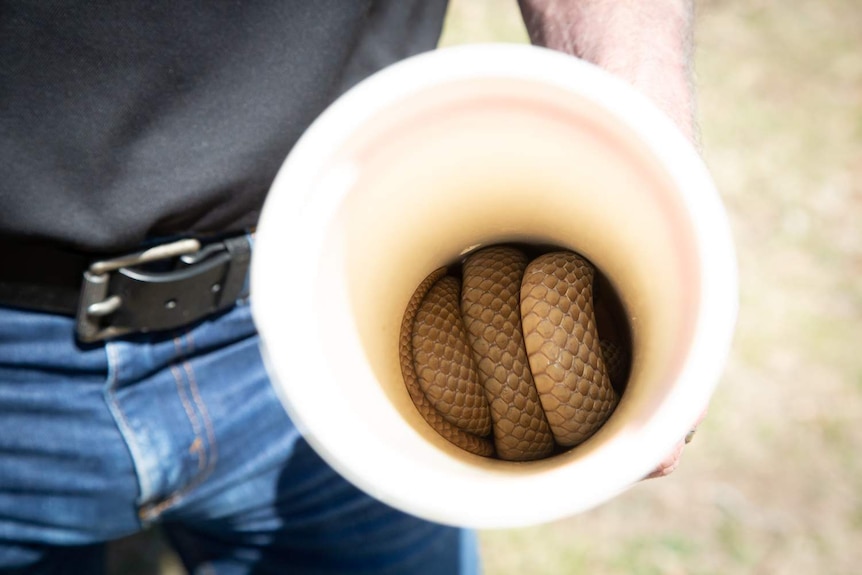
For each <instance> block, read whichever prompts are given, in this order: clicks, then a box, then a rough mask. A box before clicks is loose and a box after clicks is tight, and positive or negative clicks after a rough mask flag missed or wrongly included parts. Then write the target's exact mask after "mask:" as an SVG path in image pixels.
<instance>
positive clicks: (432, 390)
mask: <svg viewBox="0 0 862 575" xmlns="http://www.w3.org/2000/svg"><path fill="white" fill-rule="evenodd" d="M460 272H461V276H462V277H461V280H460V281H459V279H458V278H457V277H456V276H455V275H451V274H449V273H448V270H447V268H441V269H438V270H437V271H435V272H433V273H432V274H431V275H429V276H428V277H427V278H425V280H424V281H423V282H422V283H421V284H420V285H419V287H418V288H417V289H416V291H415V292H414V294H413V297H412V298H411V299H410V302H409V304H408V306H407V310H406V311H405V314H404V319H403V321H402V325H401V333H400V362H401V371H402V375H403V377H404V382H405V385H406V386H407V390H408V392H409V394H410V397H411V399H412V400H413V403H414V404H415V406H416V408H417V409H418V410H419V413H420V414H421V415H422V417H423V418H424V419H425V420H426V421H427V422H428V424H429V425H431V427H432V428H434V429H435V430H436V431H437V432H438V433H439V434H440V435H442V436H443V437H444V438H446V439H447V440H449V441H450V442H452V443H454V444H455V445H457V446H459V447H461V448H463V449H465V450H467V451H469V452H471V453H474V454H477V455H483V456H488V457H494V456H496V457H498V458H500V459H505V460H510V461H528V460H534V459H541V458H544V457H548V456H550V455H553V454H554V453H557V452H559V451H561V450H562V449H568V448H570V447H574V446H576V445H578V444H580V443H581V442H583V441H584V440H586V439H587V438H588V437H590V436H591V435H592V434H593V433H595V432H596V430H598V428H599V427H601V426H602V425H603V424H604V423H605V421H606V420H607V419H608V417H610V415H611V413H612V412H613V410H614V409H615V407H616V405H617V403H618V401H619V397H620V392H619V391H618V390H620V389H622V385H623V382H622V380H623V379H624V377H625V372H626V370H627V365H628V359H627V354H626V353H625V350H624V349H622V348H621V346H619V345H617V344H615V343H611V342H610V341H602V340H600V339H599V333H598V325H597V321H596V315H595V311H594V303H593V284H594V276H595V270H594V268H593V266H592V264H590V263H589V262H588V261H587V260H585V259H584V258H582V257H580V256H579V255H577V254H575V253H573V252H569V251H554V252H550V253H546V254H543V255H540V256H539V257H537V258H535V259H533V260H532V261H530V260H529V258H528V256H527V255H526V253H525V251H523V250H521V249H518V248H516V247H512V246H504V245H500V246H492V247H488V248H484V249H481V250H478V251H476V252H474V253H472V254H470V255H469V256H468V257H467V258H466V259H465V260H464V262H463V265H462V266H461V270H460ZM615 386H616V389H615Z"/></svg>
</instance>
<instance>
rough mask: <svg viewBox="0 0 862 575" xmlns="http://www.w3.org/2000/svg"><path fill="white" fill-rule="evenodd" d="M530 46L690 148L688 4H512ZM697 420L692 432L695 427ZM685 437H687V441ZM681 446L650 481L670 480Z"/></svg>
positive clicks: (601, 0) (527, 0)
mask: <svg viewBox="0 0 862 575" xmlns="http://www.w3.org/2000/svg"><path fill="white" fill-rule="evenodd" d="M518 3H519V5H520V7H521V12H522V14H523V16H524V23H525V24H526V26H527V31H528V32H529V34H530V39H531V40H532V42H533V43H534V44H538V45H541V46H545V47H546V48H551V49H553V50H557V51H560V52H565V53H567V54H571V55H573V56H577V57H579V58H581V59H583V60H586V61H588V62H591V63H593V64H596V65H597V66H600V67H602V68H604V69H605V70H608V71H609V72H612V73H613V74H616V75H617V76H619V77H620V78H622V79H624V80H626V81H628V82H629V83H631V84H632V85H633V86H634V87H636V88H638V89H639V90H640V91H641V92H642V93H644V94H645V95H646V96H648V97H649V98H651V99H652V100H653V102H654V103H655V104H656V105H657V106H658V107H659V108H660V109H661V110H662V111H664V112H665V113H666V114H667V115H668V116H670V118H671V119H672V120H673V121H674V122H675V123H676V124H677V126H678V127H679V128H680V129H681V130H682V132H683V134H684V135H685V136H686V137H687V138H688V139H689V141H692V142H695V140H696V138H697V136H696V125H695V121H694V114H695V100H694V85H693V72H692V44H693V42H692V21H693V7H692V2H691V1H690V0H652V1H649V2H624V1H620V0H518ZM705 415H706V413H705V412H704V414H703V415H701V417H700V418H699V419H698V421H697V422H695V424H694V425H693V426H692V430H693V429H694V428H695V427H697V425H698V424H700V421H701V420H702V419H703V417H704V416H705ZM690 435H691V434H690ZM684 447H685V442H684V441H683V440H680V442H679V444H677V446H676V447H675V448H674V450H673V451H672V453H670V454H669V455H668V456H667V457H666V458H665V459H664V460H663V461H662V462H661V463H660V464H659V466H658V467H657V468H656V469H655V470H654V471H653V472H652V473H651V474H650V475H649V477H650V478H653V477H663V476H666V475H668V474H670V473H671V472H673V471H674V470H675V469H676V467H677V466H678V465H679V460H680V457H681V455H682V451H683V449H684Z"/></svg>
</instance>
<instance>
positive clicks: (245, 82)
mask: <svg viewBox="0 0 862 575" xmlns="http://www.w3.org/2000/svg"><path fill="white" fill-rule="evenodd" d="M445 10H446V0H247V1H242V0H232V1H229V0H198V1H188V2H176V1H175V0H136V1H135V0H104V1H80V0H77V1H76V0H72V1H60V0H30V1H25V0H11V1H3V0H0V237H7V238H19V239H21V240H24V239H31V240H40V241H41V240H44V241H48V242H50V243H52V244H54V245H59V246H64V247H69V248H75V249H81V250H86V251H92V252H109V253H110V252H119V251H122V250H125V249H130V248H133V247H135V246H138V245H139V244H141V242H143V241H144V240H145V239H147V238H153V237H160V236H175V235H178V234H189V233H191V234H196V235H208V234H218V233H223V232H228V231H233V230H241V229H244V228H247V227H249V226H252V225H254V223H255V221H256V219H257V217H258V214H259V211H260V207H261V205H262V203H263V199H264V196H265V195H266V192H267V190H268V188H269V186H270V184H271V182H272V179H273V178H274V177H275V174H276V172H277V170H278V168H279V166H280V165H281V163H282V162H283V160H284V158H285V157H286V155H287V153H288V152H289V151H290V148H291V147H292V146H293V144H294V143H295V142H296V140H297V139H298V138H299V136H300V135H301V134H302V132H303V131H304V130H305V129H306V128H307V127H308V125H309V124H310V123H311V122H312V120H314V118H315V117H316V116H317V115H318V114H319V113H320V112H321V111H322V110H323V109H324V108H325V107H326V105H327V104H329V103H330V102H331V101H332V100H333V99H334V98H335V97H336V96H337V95H338V94H340V93H341V92H343V91H344V90H346V89H347V88H349V87H350V86H351V85H353V84H354V83H356V82H357V81H359V80H361V79H362V78H363V77H365V76H367V75H368V74H370V73H372V72H374V71H376V70H378V69H380V68H382V67H383V66H385V65H388V64H390V63H393V62H395V61H397V60H400V59H403V58H405V57H407V56H409V55H412V54H415V53H418V52H422V51H425V50H429V49H432V48H433V47H434V46H435V45H436V43H437V40H438V38H439V35H440V30H441V28H442V22H443V17H444V13H445Z"/></svg>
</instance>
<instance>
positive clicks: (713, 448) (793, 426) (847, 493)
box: [442, 0, 862, 575]
mask: <svg viewBox="0 0 862 575" xmlns="http://www.w3.org/2000/svg"><path fill="white" fill-rule="evenodd" d="M451 2H452V4H451V8H450V14H449V20H448V24H447V28H446V31H445V35H444V38H443V41H442V43H443V44H445V45H452V44H461V43H468V42H477V41H507V42H525V41H526V32H525V31H524V27H523V24H522V22H521V20H520V15H519V12H518V10H517V6H516V2H514V0H512V1H505V2H501V1H500V0H451ZM696 8H697V18H696V22H697V24H696V33H695V41H696V72H697V84H698V92H699V114H698V116H699V122H700V126H701V133H702V144H703V156H704V158H705V160H706V162H707V164H708V165H709V167H710V169H711V171H712V173H713V176H714V178H715V180H716V183H717V185H718V188H719V190H720V192H721V193H722V195H723V197H724V201H725V203H726V205H727V207H728V209H729V211H730V216H731V220H732V226H733V231H734V237H735V240H736V243H737V249H738V252H739V254H738V257H739V265H740V272H741V310H740V317H739V324H738V329H737V334H736V339H735V343H734V348H733V352H732V356H731V359H730V362H729V364H728V368H727V371H726V373H725V376H724V378H723V380H722V382H721V384H720V387H719V389H718V391H717V393H716V396H715V398H714V400H713V402H712V407H711V412H710V416H709V418H708V419H707V421H706V422H705V423H704V424H703V426H702V428H701V430H700V431H699V432H698V435H697V437H696V439H695V441H694V443H693V444H692V445H691V446H690V448H689V449H688V451H687V453H686V455H685V457H684V458H683V462H682V465H681V467H680V469H679V470H678V471H677V472H676V473H674V474H673V475H672V476H671V477H670V478H668V479H663V480H654V481H649V482H645V483H642V484H640V485H638V486H636V487H634V488H633V489H632V490H630V491H629V492H627V493H625V494H624V495H622V496H621V497H618V498H617V499H615V500H613V501H612V502H610V503H607V504H605V505H603V506H602V507H600V508H598V509H596V510H594V511H591V512H588V513H585V514H582V515H579V516H577V517H574V518H571V519H568V520H565V521H559V522H557V523H553V524H550V525H545V526H542V527H537V528H531V529H521V530H512V531H489V532H484V533H482V550H483V556H484V560H485V564H486V568H487V573H488V575H508V574H516V573H517V574H521V573H531V574H537V575H538V574H566V573H602V574H623V573H625V574H643V575H647V574H677V573H679V574H704V575H706V574H731V573H764V574H766V573H769V574H772V573H775V574H779V573H781V574H783V573H793V574H796V573H818V574H851V573H859V572H860V570H862V567H860V565H862V458H860V453H862V233H860V229H859V227H860V220H862V9H860V8H862V6H860V4H859V3H858V2H856V1H853V0H800V1H797V2H793V3H792V5H791V3H788V2H780V1H778V0H701V1H698V2H696Z"/></svg>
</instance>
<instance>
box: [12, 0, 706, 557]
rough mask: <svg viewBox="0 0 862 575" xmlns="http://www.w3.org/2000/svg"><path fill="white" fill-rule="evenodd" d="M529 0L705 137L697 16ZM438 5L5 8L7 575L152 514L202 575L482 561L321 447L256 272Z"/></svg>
mask: <svg viewBox="0 0 862 575" xmlns="http://www.w3.org/2000/svg"><path fill="white" fill-rule="evenodd" d="M520 7H521V10H522V13H523V16H524V20H525V23H526V25H527V29H528V31H529V34H530V37H531V39H532V40H533V42H535V43H537V44H541V45H544V46H548V47H550V48H553V49H557V50H561V51H563V52H567V53H569V54H572V55H574V56H578V57H581V58H584V59H586V60H589V61H591V62H594V63H596V64H598V65H600V66H602V67H604V68H606V69H608V70H610V71H611V72H613V73H615V74H618V75H619V76H621V77H623V78H626V79H628V80H629V81H631V82H632V83H633V84H634V85H635V86H636V87H638V88H639V89H641V90H642V91H643V92H645V93H646V94H647V95H648V96H650V97H652V98H653V99H654V100H655V102H656V103H657V104H658V105H659V106H660V107H661V108H662V109H664V111H665V112H667V113H668V114H669V115H670V116H671V117H672V118H673V119H675V120H676V122H677V123H678V124H679V126H680V128H681V129H682V130H683V132H684V133H686V134H687V135H688V136H689V137H690V138H694V127H693V126H694V123H693V120H692V115H693V96H692V87H691V54H690V51H691V25H692V23H691V19H692V7H691V5H690V2H689V1H687V0H651V1H643V2H617V1H615V0H556V1H555V0H520ZM445 11H446V1H445V0H356V1H352V2H344V1H340V0H315V1H314V2H310V1H302V0H292V1H287V0H278V1H275V0H269V1H264V0H261V1H258V2H180V3H177V2H168V1H166V0H149V1H147V2H140V1H134V0H112V1H95V2H69V1H64V0H40V1H39V2H32V1H27V0H7V1H5V2H3V4H2V14H3V16H2V18H0V42H2V49H0V125H2V134H3V136H2V138H0V157H2V162H0V181H2V185H0V207H2V209H0V244H2V246H0V253H2V258H3V259H4V260H5V261H4V263H3V265H2V266H0V268H2V270H0V569H2V570H3V572H4V573H17V572H21V573H66V572H69V573H99V572H102V570H103V559H102V556H103V551H104V544H105V542H106V541H110V540H113V539H117V538H120V537H123V536H126V535H129V534H131V533H134V532H137V531H139V530H141V529H143V528H146V527H147V526H150V525H153V524H157V523H158V524H161V525H162V526H163V527H162V528H163V530H164V532H165V534H166V535H167V537H168V539H169V540H170V542H171V543H172V544H173V545H174V546H175V547H176V549H177V551H178V553H179V555H180V557H181V559H182V561H183V562H184V564H185V565H186V566H187V568H188V569H189V570H190V571H191V572H194V573H220V574H221V573H225V574H227V573H243V574H245V573H270V572H281V571H283V570H286V571H288V572H290V573H340V574H341V573H411V574H426V573H427V574H436V573H447V574H448V573H464V574H466V573H475V572H477V571H478V570H479V559H478V553H477V549H476V541H475V535H474V534H473V533H472V532H470V531H467V530H461V529H457V528H454V527H446V526H442V525H436V524H433V523H429V522H426V521H423V520H420V519H417V518H415V517H411V516H409V515H405V514H403V513H401V512H399V511H396V510H394V509H392V508H389V507H387V506H386V505H383V504H382V503H379V502H377V501H376V500H374V499H373V498H371V497H370V496H368V495H366V494H364V493H362V492H361V491H359V490H357V489H356V488H354V487H353V486H352V485H350V484H349V483H347V482H346V481H345V480H343V479H342V478H340V477H339V476H338V475H337V474H336V473H335V472H333V471H332V470H331V469H330V468H329V467H328V466H326V465H325V464H324V463H323V462H322V460H321V459H320V458H319V457H318V456H317V455H316V454H315V453H314V451H313V450H311V449H310V448H309V446H308V444H307V443H305V441H304V440H303V439H302V437H301V435H300V433H299V431H298V430H297V429H296V428H295V427H294V426H293V425H292V423H291V422H290V420H289V419H288V417H287V415H286V414H285V413H284V411H283V409H282V407H281V405H280V404H279V402H278V401H277V399H276V396H275V394H274V393H273V390H272V388H271V386H270V383H269V380H268V379H267V376H266V373H265V370H264V368H263V365H262V363H261V359H260V356H259V352H258V346H257V335H256V332H255V329H254V325H253V322H252V319H251V316H250V312H249V307H248V293H247V286H246V284H245V281H244V280H245V278H246V273H247V267H248V261H249V258H250V252H251V250H252V244H253V240H252V238H251V235H250V233H249V232H250V231H251V230H252V229H253V228H254V225H255V222H256V219H257V217H258V214H259V211H260V208H261V205H262V202H263V199H264V197H265V195H266V193H267V190H268V188H269V185H270V183H271V181H272V179H273V178H274V176H275V173H276V171H277V169H278V168H279V166H280V164H281V162H282V161H283V159H284V158H285V156H286V155H287V153H288V152H289V151H290V149H291V147H292V145H293V144H294V142H295V141H296V140H297V139H298V138H299V136H300V135H301V134H302V132H303V131H304V130H305V128H306V127H307V126H308V125H309V124H310V122H311V121H312V120H313V119H314V118H315V117H316V116H317V115H318V114H319V113H320V112H321V111H322V110H323V109H324V108H325V107H326V106H327V105H328V104H329V103H330V102H331V101H332V100H333V99H334V98H335V97H337V96H338V95H339V94H340V93H342V92H344V91H345V90H347V89H348V88H349V87H350V86H352V85H353V84H355V83H356V82H357V81H359V80H361V79H362V78H364V77H365V76H367V75H369V74H370V73H373V72H374V71H376V70H379V69H380V68H382V67H384V66H386V65H388V64H390V63H393V62H395V61H398V60H400V59H402V58H405V57H407V56H410V55H412V54H415V53H418V52H421V51H425V50H430V49H433V48H434V47H435V45H436V43H437V41H438V38H439V35H440V31H441V28H442V22H443V18H444V15H445ZM150 260H153V261H150ZM135 270H138V271H135ZM108 284H110V286H111V287H110V291H108V289H107V288H106V286H107V285H108ZM76 317H77V319H76ZM678 451H679V450H677V453H675V454H674V455H672V456H671V457H669V459H668V461H666V462H665V463H664V464H663V465H662V467H660V468H659V469H658V470H657V471H656V473H655V474H656V475H663V474H666V473H668V472H669V471H671V470H672V469H673V467H674V466H675V465H676V462H677V461H678V456H679V453H678Z"/></svg>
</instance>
